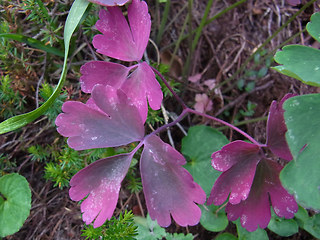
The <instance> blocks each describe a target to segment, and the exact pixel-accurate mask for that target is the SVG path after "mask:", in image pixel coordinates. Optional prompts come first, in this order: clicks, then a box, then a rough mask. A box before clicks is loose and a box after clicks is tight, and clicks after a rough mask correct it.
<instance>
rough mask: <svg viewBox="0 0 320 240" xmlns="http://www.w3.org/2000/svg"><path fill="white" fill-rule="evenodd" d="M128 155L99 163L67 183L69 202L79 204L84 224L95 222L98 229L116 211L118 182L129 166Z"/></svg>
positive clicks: (117, 156) (81, 171)
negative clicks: (72, 201) (68, 184)
mask: <svg viewBox="0 0 320 240" xmlns="http://www.w3.org/2000/svg"><path fill="white" fill-rule="evenodd" d="M131 159H132V155H131V154H121V155H116V156H112V157H108V158H105V159H101V160H98V161H96V162H94V163H92V164H90V165H89V166H88V167H86V168H84V169H82V170H80V171H79V172H78V173H77V174H76V175H74V176H73V177H72V179H71V180H70V186H71V188H70V190H69V195H70V198H71V199H72V200H74V201H80V200H82V199H83V198H84V197H86V196H88V197H87V198H86V199H85V200H84V201H83V202H82V203H81V212H82V213H83V215H82V218H83V220H84V221H85V222H86V224H90V223H91V222H93V221H94V224H93V226H94V227H95V228H96V227H100V226H101V225H102V224H103V223H104V222H105V221H106V220H107V219H110V218H111V217H112V215H113V212H114V210H115V208H116V205H117V202H118V197H119V190H120V186H121V182H122V180H123V178H124V177H125V175H126V173H127V171H128V169H129V167H130V163H131Z"/></svg>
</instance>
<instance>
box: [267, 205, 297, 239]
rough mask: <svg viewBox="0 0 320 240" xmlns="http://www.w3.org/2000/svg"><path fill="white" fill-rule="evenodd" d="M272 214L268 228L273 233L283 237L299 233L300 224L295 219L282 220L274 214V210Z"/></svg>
mask: <svg viewBox="0 0 320 240" xmlns="http://www.w3.org/2000/svg"><path fill="white" fill-rule="evenodd" d="M271 214H272V216H271V220H270V222H269V225H268V228H269V229H270V230H271V231H272V232H274V233H276V234H278V235H280V236H282V237H289V236H291V235H293V234H295V233H297V232H298V231H299V226H298V223H297V222H296V221H295V220H294V219H285V218H280V217H278V216H277V215H276V214H275V213H274V211H273V209H272V210H271Z"/></svg>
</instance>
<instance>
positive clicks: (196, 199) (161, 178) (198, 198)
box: [140, 135, 206, 227]
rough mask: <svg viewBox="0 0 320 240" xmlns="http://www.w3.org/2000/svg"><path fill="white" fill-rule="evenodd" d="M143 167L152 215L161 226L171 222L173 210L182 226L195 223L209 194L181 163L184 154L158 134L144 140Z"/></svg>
mask: <svg viewBox="0 0 320 240" xmlns="http://www.w3.org/2000/svg"><path fill="white" fill-rule="evenodd" d="M144 144H145V146H144V149H143V152H142V155H141V160H140V170H141V178H142V184H143V191H144V195H145V199H146V204H147V208H148V212H149V214H150V217H151V218H152V219H153V220H154V219H156V220H157V222H158V224H159V225H160V226H162V227H167V226H169V225H170V223H171V218H170V214H171V216H172V217H173V219H174V220H175V221H176V222H177V224H179V225H180V226H187V225H196V224H198V223H199V221H200V217H201V210H200V208H199V207H198V206H197V205H196V204H195V203H199V204H203V203H204V202H205V200H206V194H205V192H204V191H203V190H202V188H201V187H200V186H199V185H198V184H197V183H195V182H194V181H193V178H192V176H191V175H190V173H189V172H188V171H187V170H186V169H185V168H183V167H182V165H183V164H185V163H186V161H185V159H184V157H183V156H182V155H181V154H180V153H179V152H177V151H176V150H175V149H174V148H172V147H171V146H170V145H168V144H166V143H164V142H162V141H161V139H160V138H159V137H157V136H155V135H152V136H150V137H148V138H147V139H146V140H145V143H144Z"/></svg>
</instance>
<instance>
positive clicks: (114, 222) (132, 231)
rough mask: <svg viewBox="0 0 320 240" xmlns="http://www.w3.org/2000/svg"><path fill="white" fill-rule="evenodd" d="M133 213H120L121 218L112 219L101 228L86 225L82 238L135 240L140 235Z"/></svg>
mask: <svg viewBox="0 0 320 240" xmlns="http://www.w3.org/2000/svg"><path fill="white" fill-rule="evenodd" d="M133 216H134V215H133V213H132V212H131V211H129V212H127V210H126V211H125V212H124V214H122V213H120V215H119V218H115V217H112V218H111V219H110V220H107V222H106V223H105V224H103V225H102V226H101V227H98V228H93V226H92V225H85V226H84V229H83V230H82V232H83V233H82V236H84V237H86V238H85V239H103V240H115V239H117V240H131V239H132V240H133V239H135V236H136V235H137V234H138V232H137V228H138V227H137V226H135V225H134V223H133Z"/></svg>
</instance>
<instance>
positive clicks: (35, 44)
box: [0, 33, 64, 57]
mask: <svg viewBox="0 0 320 240" xmlns="http://www.w3.org/2000/svg"><path fill="white" fill-rule="evenodd" d="M0 37H4V38H9V39H12V40H16V41H19V42H23V43H26V44H28V45H29V46H30V47H33V48H36V49H40V50H43V51H45V52H48V53H52V54H54V55H57V56H59V57H64V53H63V52H62V51H60V50H59V49H57V48H55V47H51V46H48V45H45V44H44V43H43V42H41V41H39V40H37V39H34V38H31V37H27V36H24V35H22V34H16V33H1V34H0Z"/></svg>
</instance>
